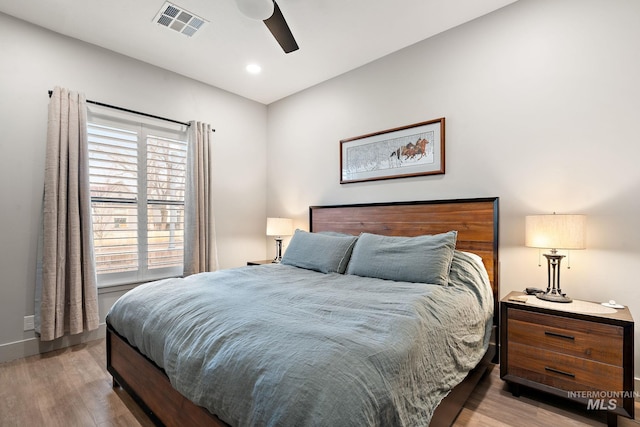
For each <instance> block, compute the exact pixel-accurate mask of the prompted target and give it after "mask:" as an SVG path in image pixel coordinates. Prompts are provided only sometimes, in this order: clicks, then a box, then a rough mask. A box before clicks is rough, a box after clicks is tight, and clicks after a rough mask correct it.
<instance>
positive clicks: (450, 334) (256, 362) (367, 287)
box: [107, 198, 498, 426]
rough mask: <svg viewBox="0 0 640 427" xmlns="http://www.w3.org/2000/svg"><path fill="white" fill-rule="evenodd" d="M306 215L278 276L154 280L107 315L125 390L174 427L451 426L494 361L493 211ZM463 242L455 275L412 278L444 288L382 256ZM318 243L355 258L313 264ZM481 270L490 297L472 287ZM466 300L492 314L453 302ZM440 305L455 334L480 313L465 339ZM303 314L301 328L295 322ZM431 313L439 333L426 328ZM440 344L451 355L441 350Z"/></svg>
mask: <svg viewBox="0 0 640 427" xmlns="http://www.w3.org/2000/svg"><path fill="white" fill-rule="evenodd" d="M309 217H310V233H306V232H303V231H300V232H298V231H297V232H296V235H294V237H293V239H292V241H291V243H290V245H289V248H288V249H287V252H285V258H284V260H283V264H282V265H266V266H252V267H243V268H239V269H231V270H224V271H220V272H215V273H205V274H203V275H194V276H190V277H188V278H185V279H172V280H165V281H158V282H154V283H151V284H147V285H142V286H139V287H138V288H136V289H135V290H133V291H131V292H129V293H128V294H127V295H126V296H125V297H123V298H122V299H121V300H124V301H123V302H122V303H121V301H120V300H119V301H118V302H117V303H116V304H115V305H114V308H112V310H111V312H110V313H109V315H108V318H107V368H108V370H109V372H110V373H111V374H112V376H113V380H114V386H115V385H120V386H122V387H123V388H124V389H125V390H126V391H127V392H128V393H130V394H131V395H132V396H133V397H134V398H135V399H136V401H137V402H138V403H139V404H140V405H141V407H143V408H144V409H145V410H146V411H147V412H148V413H149V414H150V415H151V417H152V419H154V421H156V422H157V423H158V424H163V425H176V426H178V425H190V426H191V425H194V426H198V425H203V426H204V425H212V426H226V425H336V424H341V425H424V422H423V421H424V420H430V425H434V426H436V425H450V424H451V423H452V422H453V420H454V419H455V417H456V416H457V414H458V412H459V411H460V409H461V407H462V405H463V403H464V401H465V400H466V398H467V397H468V395H469V394H470V392H471V391H472V390H473V387H474V386H475V384H476V383H477V381H478V380H479V378H480V376H481V375H482V374H483V372H484V371H485V370H486V368H487V366H488V365H489V364H490V362H491V361H492V359H493V358H494V357H495V355H496V354H497V352H496V346H497V343H496V342H495V339H496V337H497V334H495V330H496V328H497V325H498V317H497V316H498V310H497V309H496V307H497V301H498V280H497V271H498V269H497V266H498V199H497V198H483V199H458V200H445V201H421V202H406V203H405V202H402V203H380V204H358V205H340V206H312V207H310V208H309ZM452 230H455V233H454V232H452ZM452 233H454V235H455V238H454V244H455V249H456V250H455V251H454V252H453V253H452V255H451V256H452V259H451V263H450V266H451V267H450V271H451V277H449V276H447V277H441V276H442V274H441V273H442V268H441V267H439V268H436V269H435V270H433V271H431V270H429V271H426V272H425V271H423V270H422V269H421V268H422V267H419V268H418V270H417V271H418V274H422V275H423V274H429V275H431V276H430V277H433V279H430V280H429V282H434V283H436V282H437V281H438V280H446V281H447V283H441V284H425V283H421V282H420V281H419V280H414V279H413V278H412V276H411V274H413V273H414V272H413V269H414V266H413V264H414V263H408V264H403V262H405V260H399V261H398V262H394V263H392V264H393V265H396V264H397V265H403V266H404V267H403V268H402V269H401V274H403V276H402V277H401V279H402V280H395V279H397V278H396V276H392V277H391V278H387V277H384V275H385V274H387V271H388V270H389V268H386V267H385V268H379V267H380V266H382V265H383V264H384V263H383V262H380V258H379V256H380V255H381V254H382V255H383V256H387V255H388V253H386V252H384V251H383V252H376V251H375V250H373V249H371V248H377V247H378V246H377V245H381V246H380V247H383V248H387V246H386V245H395V244H396V242H398V241H400V242H401V243H402V245H403V246H402V247H403V248H404V247H405V246H406V245H407V243H409V244H410V245H411V244H414V243H416V242H418V243H419V244H421V245H422V244H425V242H426V244H428V245H433V247H434V248H435V249H434V250H436V251H440V250H445V249H442V248H443V247H449V246H450V244H451V235H452ZM349 236H359V237H358V238H357V239H356V238H355V237H353V238H350V237H349ZM397 236H404V237H407V238H411V237H413V239H406V241H405V240H402V239H403V238H400V237H397ZM416 236H417V237H416ZM367 239H368V240H367ZM394 239H395V240H394ZM423 239H426V240H423ZM349 241H352V243H351V244H347V242H349ZM319 242H321V244H322V245H325V246H324V249H325V250H326V251H328V252H331V251H332V250H333V249H334V248H339V247H343V246H344V247H345V248H346V247H349V254H350V257H347V258H348V260H349V262H348V263H347V262H345V261H344V257H343V258H340V257H337V258H336V257H334V258H335V263H333V264H331V266H330V267H328V265H329V264H325V263H324V261H323V260H324V258H323V257H315V258H314V257H310V256H308V255H309V253H313V251H311V252H305V250H306V248H309V247H313V245H317V244H319ZM327 242H330V243H331V245H330V246H331V248H328V246H327V245H326V243H327ZM364 242H366V244H365V243H364ZM434 242H435V243H434ZM336 250H337V249H336ZM443 253H449V252H447V251H446V250H445V252H443ZM469 253H473V254H476V255H477V256H479V257H480V258H478V257H477V256H474V255H470V254H469ZM288 254H289V256H288ZM376 257H378V258H376ZM311 258H314V259H312V261H313V262H311V264H312V265H311V266H309V265H305V262H308V261H309V260H310V259H311ZM332 259H333V258H332ZM356 260H357V261H356ZM314 262H315V263H316V264H314ZM332 262H333V261H332ZM318 263H319V264H318ZM479 263H480V264H483V265H484V267H485V268H484V269H482V270H483V271H482V272H481V271H480V268H479V267H478V264H479ZM436 264H437V263H434V265H436ZM454 266H455V268H454ZM447 268H449V267H447ZM322 270H326V271H322ZM476 270H477V271H478V273H477V274H484V275H485V276H486V282H487V288H488V289H486V290H483V289H482V287H478V288H475V285H473V286H470V287H469V289H467V288H466V287H467V286H468V285H467V284H466V283H467V282H466V279H464V276H465V275H467V274H469V275H472V274H476V273H474V271H476ZM371 272H376V273H371ZM460 272H463V273H460ZM344 273H347V274H344ZM393 274H398V273H397V272H394V273H393ZM405 274H408V276H404V275H405ZM439 275H440V276H439ZM362 276H376V277H362ZM458 276H459V277H458ZM260 277H261V278H263V279H266V282H259V281H258V278H260ZM405 277H406V281H405ZM390 279H394V280H393V281H392V280H390ZM458 279H460V280H461V281H462V282H464V283H463V285H461V286H460V287H458V285H457V283H458V282H457V280H458ZM474 281H475V279H474ZM454 282H455V283H454ZM269 283H271V284H273V283H277V284H278V285H277V286H273V285H269ZM391 285H392V286H391ZM443 285H444V286H443ZM176 289H178V290H177V291H176ZM448 289H454V290H455V292H459V293H457V294H455V296H450V295H449V293H450V292H454V291H448ZM451 295H454V294H451ZM272 298H276V299H275V300H273V299H272ZM469 298H479V299H482V300H484V301H485V302H486V303H487V304H489V305H490V306H491V307H489V309H487V308H486V307H484V308H482V309H480V308H478V309H476V308H473V309H472V308H470V307H467V305H466V304H463V303H462V302H460V303H458V301H463V300H464V299H469ZM179 300H182V301H179ZM436 302H437V303H436ZM187 304H193V305H189V306H187ZM487 304H485V306H486V305H487ZM445 306H448V308H447V310H453V312H454V313H457V314H453V315H451V317H452V319H451V322H453V321H454V320H455V319H457V318H459V317H465V316H469V319H470V320H469V322H470V325H469V327H468V329H469V331H467V330H466V329H465V328H461V327H460V326H458V325H455V324H453V323H451V324H449V321H444V320H442V318H443V317H444V316H445V314H444V313H445V311H443V310H445V308H443V307H445ZM283 307H286V309H284V308H283ZM152 308H154V310H152ZM365 308H366V310H367V311H366V313H365V311H364V310H365ZM385 310H386V312H385ZM455 310H458V311H455ZM200 312H202V313H201V314H203V316H204V317H203V320H201V321H199V323H196V322H194V321H193V319H192V317H195V313H200ZM297 312H299V313H297ZM354 312H357V315H354ZM472 312H473V313H472ZM476 312H477V313H476ZM159 313H160V314H159ZM169 313H173V314H174V315H175V318H173V317H170V316H169V315H168V314H169ZM212 313H215V315H214V314H212ZM265 313H268V317H265V316H266V314H265ZM292 313H293V314H296V315H298V314H299V315H300V316H301V317H299V318H298V319H304V321H301V320H298V321H297V326H296V321H295V320H292V318H290V316H292V315H293V314H292ZM468 313H472V314H468ZM154 316H155V317H154ZM430 316H431V317H432V319H431V320H430V322H431V323H430V324H432V325H435V324H437V323H441V324H442V325H443V326H438V327H423V326H420V325H422V324H423V323H424V322H426V320H425V318H428V317H430ZM293 319H295V318H293ZM480 319H482V321H481V320H480ZM487 320H492V321H489V322H488V321H487ZM136 323H139V324H140V325H139V326H136ZM205 325H206V326H205ZM221 325H223V326H224V328H225V331H224V332H220V330H219V329H217V328H218V327H220V326H221ZM416 325H418V326H416ZM472 329H474V330H476V331H475V333H474V334H471V332H470V331H471V330H472ZM210 331H216V332H213V334H214V335H215V336H213V337H212V336H211V335H204V334H205V333H206V334H211V333H212V332H210ZM272 333H273V334H274V336H273V337H268V338H267V334H272ZM460 334H461V335H460ZM437 335H438V336H440V338H438V339H439V340H443V342H446V345H444V344H443V345H431V344H430V343H431V340H435V339H436V336H437ZM489 336H491V337H493V339H492V340H489V339H488V338H489ZM169 337H172V338H173V339H171V340H169V339H168V338H169ZM240 339H244V342H243V343H242V344H241V345H240V344H239V342H240V341H239V340H240ZM427 344H428V345H427ZM436 347H442V349H441V350H438V351H444V352H445V353H447V354H449V353H450V354H451V355H452V356H451V359H452V360H451V361H450V362H447V363H450V365H447V364H445V363H444V362H442V361H440V359H438V358H439V357H441V356H439V355H436V353H435V352H436V350H435V348H436ZM458 347H461V348H460V349H458ZM463 347H464V348H463ZM467 347H468V348H467ZM470 349H471V350H473V351H471V350H470ZM178 354H180V358H178V356H177V355H178ZM205 354H208V355H209V356H210V357H204V355H205ZM438 354H439V353H438ZM363 355H364V356H363ZM185 356H186V357H185ZM407 360H411V363H408V362H407ZM442 360H444V359H442ZM434 363H435V364H436V365H434ZM429 366H430V367H429ZM462 371H463V372H462ZM442 378H444V380H443V379H442ZM440 381H443V382H442V383H440ZM365 382H366V383H365ZM458 383H459V384H458ZM425 384H426V385H428V387H427V386H423V385H425ZM455 384H458V385H455ZM454 385H455V387H454V388H453V389H452V390H449V388H450V387H453V386H454ZM431 388H433V389H431ZM205 389H206V390H205ZM178 390H180V392H179V391H178ZM185 395H186V396H189V397H190V399H188V398H186V397H184V396H185ZM234 399H235V400H234ZM194 402H197V403H198V404H196V403H194ZM423 403H424V404H423ZM205 407H207V408H209V410H207V409H205ZM214 414H217V415H219V416H220V418H218V416H216V415H214ZM222 420H225V421H226V422H225V421H222ZM227 422H228V424H227Z"/></svg>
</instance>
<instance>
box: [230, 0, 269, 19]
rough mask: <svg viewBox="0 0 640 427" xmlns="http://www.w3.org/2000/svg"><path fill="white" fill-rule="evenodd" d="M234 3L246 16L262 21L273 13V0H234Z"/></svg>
mask: <svg viewBox="0 0 640 427" xmlns="http://www.w3.org/2000/svg"><path fill="white" fill-rule="evenodd" d="M236 4H237V5H238V9H240V12H242V14H243V15H244V16H246V17H247V18H251V19H255V20H258V21H264V20H265V19H267V18H270V17H271V15H273V9H274V6H273V0H236Z"/></svg>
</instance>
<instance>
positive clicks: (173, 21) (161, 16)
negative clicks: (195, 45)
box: [154, 2, 207, 37]
mask: <svg viewBox="0 0 640 427" xmlns="http://www.w3.org/2000/svg"><path fill="white" fill-rule="evenodd" d="M154 21H155V22H156V23H157V24H160V25H162V26H163V27H167V28H171V29H172V30H174V31H177V32H179V33H182V34H184V35H185V36H188V37H191V36H193V35H194V34H195V33H196V31H198V30H199V29H200V28H202V26H203V25H204V23H205V22H207V21H206V20H205V19H203V18H201V17H199V16H197V15H194V14H193V13H191V12H187V11H186V10H184V9H183V8H181V7H180V6H176V5H175V4H172V3H169V2H167V3H165V4H164V5H163V6H162V9H160V11H159V12H158V14H157V15H156V17H155V19H154Z"/></svg>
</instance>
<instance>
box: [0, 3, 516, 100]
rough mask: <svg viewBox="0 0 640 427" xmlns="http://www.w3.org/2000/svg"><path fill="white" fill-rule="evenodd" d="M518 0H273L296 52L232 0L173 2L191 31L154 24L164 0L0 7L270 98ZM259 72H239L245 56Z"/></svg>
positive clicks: (218, 84) (143, 58)
mask: <svg viewBox="0 0 640 427" xmlns="http://www.w3.org/2000/svg"><path fill="white" fill-rule="evenodd" d="M514 1H516V0H313V1H311V0H278V1H277V3H278V5H279V6H280V9H281V10H282V13H283V14H284V16H285V18H286V20H287V22H288V24H289V26H290V28H291V31H292V32H293V35H294V37H295V38H296V40H297V42H298V45H299V46H300V50H298V51H295V52H292V53H290V54H285V53H284V52H283V51H282V49H281V48H280V46H279V45H278V44H277V43H276V41H275V39H274V38H273V36H272V35H271V33H269V31H268V30H267V28H266V26H265V25H264V24H263V23H262V22H261V21H253V20H250V19H248V18H246V17H245V16H243V15H242V14H241V13H240V12H239V10H238V9H237V7H236V4H235V1H234V0H176V1H172V3H174V4H176V5H177V6H179V7H182V8H184V9H185V10H187V11H190V12H192V13H194V14H196V15H199V16H201V17H203V18H204V19H206V20H207V21H208V23H207V24H206V25H205V26H204V27H202V28H201V29H200V30H199V31H198V32H197V33H196V34H195V35H194V36H193V37H191V38H189V37H186V36H184V35H182V34H180V33H178V32H175V31H172V30H169V29H167V28H166V27H162V26H160V25H158V24H156V23H155V21H154V18H155V16H156V14H157V13H158V11H159V10H160V8H161V7H162V6H163V5H164V3H165V0H85V1H79V0H0V11H1V12H4V13H6V14H8V15H12V16H15V17H17V18H20V19H23V20H25V21H28V22H31V23H34V24H36V25H39V26H41V27H44V28H48V29H50V30H53V31H55V32H58V33H61V34H64V35H67V36H70V37H73V38H76V39H80V40H84V41H86V42H89V43H92V44H95V45H98V46H101V47H104V48H106V49H109V50H112V51H115V52H118V53H121V54H123V55H127V56H130V57H133V58H137V59H139V60H141V61H144V62H147V63H150V64H153V65H156V66H158V67H162V68H165V69H167V70H171V71H174V72H176V73H179V74H182V75H184V76H187V77H190V78H193V79H195V80H199V81H201V82H204V83H207V84H210V85H212V86H216V87H218V88H221V89H225V90H227V91H229V92H232V93H236V94H238V95H241V96H244V97H246V98H249V99H253V100H255V101H258V102H261V103H264V104H269V103H271V102H274V101H277V100H278V99H281V98H284V97H286V96H288V95H291V94H293V93H295V92H298V91H300V90H303V89H305V88H308V87H311V86H313V85H315V84H318V83H320V82H322V81H325V80H327V79H330V78H332V77H335V76H337V75H340V74H342V73H345V72H347V71H349V70H352V69H355V68H357V67H359V66H361V65H364V64H366V63H368V62H371V61H374V60H376V59H378V58H381V57H383V56H385V55H387V54H389V53H392V52H394V51H397V50H399V49H402V48H404V47H406V46H409V45H411V44H414V43H416V42H418V41H420V40H424V39H426V38H429V37H431V36H433V35H435V34H438V33H440V32H442V31H445V30H447V29H449V28H453V27H455V26H457V25H460V24H463V23H465V22H468V21H470V20H472V19H475V18H477V17H479V16H482V15H485V14H487V13H489V12H492V11H494V10H496V9H499V8H501V7H503V6H506V5H508V4H510V3H513V2H514ZM252 62H255V63H258V64H260V65H261V66H262V73H261V74H259V75H252V74H249V73H247V72H246V71H245V67H246V65H247V64H249V63H252Z"/></svg>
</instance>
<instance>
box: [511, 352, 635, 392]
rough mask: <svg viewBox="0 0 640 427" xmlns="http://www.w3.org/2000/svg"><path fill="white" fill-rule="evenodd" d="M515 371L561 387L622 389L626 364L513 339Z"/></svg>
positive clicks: (532, 378) (563, 388)
mask: <svg viewBox="0 0 640 427" xmlns="http://www.w3.org/2000/svg"><path fill="white" fill-rule="evenodd" d="M508 364H509V365H508V369H509V372H510V373H511V374H514V375H517V376H519V377H521V378H526V379H529V380H531V381H535V382H537V383H540V384H546V385H548V386H551V387H555V388H559V389H561V390H568V391H570V390H599V391H620V390H622V389H623V383H622V378H623V377H622V373H623V371H622V367H621V366H614V365H609V364H606V363H600V362H595V361H593V360H588V359H580V358H576V357H573V356H570V355H567V354H562V353H557V352H553V351H549V350H545V349H542V348H538V347H532V346H529V345H525V344H520V343H515V342H510V343H509V360H508Z"/></svg>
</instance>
